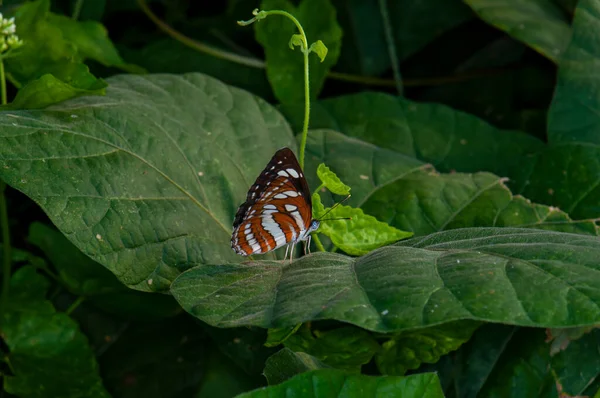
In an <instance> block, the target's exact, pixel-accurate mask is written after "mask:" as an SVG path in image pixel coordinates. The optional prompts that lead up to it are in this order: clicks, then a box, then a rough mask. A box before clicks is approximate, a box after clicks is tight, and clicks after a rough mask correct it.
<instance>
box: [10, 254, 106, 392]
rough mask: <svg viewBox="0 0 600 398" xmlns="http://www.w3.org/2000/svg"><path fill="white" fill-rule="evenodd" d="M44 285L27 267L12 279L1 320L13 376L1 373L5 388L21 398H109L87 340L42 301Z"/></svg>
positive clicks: (44, 292)
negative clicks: (8, 298) (9, 293)
mask: <svg viewBox="0 0 600 398" xmlns="http://www.w3.org/2000/svg"><path fill="white" fill-rule="evenodd" d="M48 287H49V283H48V282H47V281H46V279H45V278H44V277H43V276H41V275H39V274H36V271H35V269H34V268H33V267H31V266H26V267H23V268H21V269H19V270H18V271H17V272H16V273H15V274H14V275H13V277H12V278H11V297H10V302H9V305H8V307H7V308H6V310H5V311H4V313H3V316H2V319H1V322H0V323H1V325H2V326H1V335H2V338H3V340H4V342H5V343H6V345H7V346H8V349H9V353H8V356H7V357H6V361H7V363H8V366H9V368H10V370H11V372H12V374H13V375H11V376H8V375H4V390H6V392H8V393H9V394H16V395H18V396H19V397H40V398H42V397H49V396H54V397H58V396H60V397H73V398H75V397H108V396H109V395H108V393H107V392H106V390H105V389H104V387H103V386H102V380H101V379H100V375H99V374H98V364H97V363H96V359H95V358H94V355H93V353H92V350H91V349H90V346H89V345H88V341H87V339H86V337H85V336H84V335H83V333H81V332H80V330H79V328H78V326H77V324H76V323H75V322H74V321H73V320H72V319H71V318H69V317H68V316H67V315H65V314H63V313H58V312H56V311H55V310H54V307H53V306H52V304H51V303H50V302H49V301H46V300H45V298H44V296H45V295H46V292H47V290H48Z"/></svg>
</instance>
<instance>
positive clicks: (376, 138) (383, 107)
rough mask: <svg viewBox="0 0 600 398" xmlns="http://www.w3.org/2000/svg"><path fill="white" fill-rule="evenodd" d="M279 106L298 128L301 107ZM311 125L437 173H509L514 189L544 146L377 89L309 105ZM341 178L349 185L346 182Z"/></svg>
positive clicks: (518, 134)
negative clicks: (414, 160)
mask: <svg viewBox="0 0 600 398" xmlns="http://www.w3.org/2000/svg"><path fill="white" fill-rule="evenodd" d="M281 110H282V111H283V113H284V114H285V115H286V116H287V117H288V119H289V120H290V122H291V123H292V126H293V128H294V130H295V131H300V130H301V126H302V119H301V115H302V112H301V110H302V109H301V108H300V107H298V106H282V107H281ZM311 128H313V129H318V128H331V129H334V130H336V131H339V132H341V133H343V134H345V135H348V136H351V137H355V138H359V139H361V140H364V141H366V142H369V143H372V144H375V145H377V146H379V147H382V148H387V149H391V150H394V151H396V152H398V153H400V154H404V155H407V156H410V157H413V158H417V159H419V160H422V161H424V162H427V163H431V164H433V165H434V166H435V167H436V168H437V169H438V170H439V171H442V172H449V171H464V172H475V171H489V172H492V173H494V174H497V175H499V176H501V177H509V178H510V179H511V181H512V182H511V184H512V186H513V187H514V188H515V189H516V191H517V192H519V191H520V190H521V189H522V186H523V185H525V183H526V180H527V178H528V175H529V172H530V171H531V168H532V167H533V165H534V162H535V158H534V157H533V156H534V155H535V154H536V153H537V152H538V151H539V150H540V149H541V148H543V146H544V145H543V143H542V142H541V141H539V140H537V139H535V138H534V137H531V136H529V135H527V134H524V133H521V132H517V131H504V130H500V129H498V128H496V127H493V126H492V125H490V124H488V123H486V122H484V121H482V120H481V119H479V118H476V117H474V116H472V115H469V114H467V113H464V112H459V111H456V110H453V109H451V108H449V107H447V106H445V105H440V104H428V103H418V102H413V101H410V100H407V99H404V98H399V97H393V96H390V95H387V94H382V93H361V94H352V95H347V96H342V97H338V98H333V99H327V100H322V101H319V102H317V103H313V104H312V112H311ZM508 154H510V156H509V155H508ZM326 164H327V165H328V166H330V167H331V166H332V165H331V164H329V162H326ZM334 171H336V172H337V170H334ZM342 180H343V181H344V182H346V183H347V184H349V185H351V186H352V184H351V183H350V182H351V181H350V180H347V179H346V178H342ZM353 189H354V187H353ZM353 192H354V191H353Z"/></svg>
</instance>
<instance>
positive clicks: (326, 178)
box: [317, 163, 350, 195]
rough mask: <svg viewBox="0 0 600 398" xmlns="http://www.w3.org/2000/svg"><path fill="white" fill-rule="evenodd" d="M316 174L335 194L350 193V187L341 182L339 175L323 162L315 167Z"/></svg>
mask: <svg viewBox="0 0 600 398" xmlns="http://www.w3.org/2000/svg"><path fill="white" fill-rule="evenodd" d="M317 176H318V177H319V179H320V180H321V182H322V183H323V185H325V187H327V189H329V190H330V191H331V192H333V193H334V194H336V195H350V187H349V186H348V185H346V184H344V183H343V182H342V180H340V179H339V177H338V176H337V175H336V174H335V173H334V172H333V171H331V170H330V169H329V167H327V166H325V163H321V164H320V165H319V167H317Z"/></svg>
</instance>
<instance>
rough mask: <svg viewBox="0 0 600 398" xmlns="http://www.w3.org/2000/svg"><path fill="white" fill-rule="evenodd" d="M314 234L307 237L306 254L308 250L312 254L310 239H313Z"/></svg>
mask: <svg viewBox="0 0 600 398" xmlns="http://www.w3.org/2000/svg"><path fill="white" fill-rule="evenodd" d="M311 238H312V236H311V235H308V238H307V239H306V244H305V246H304V254H305V255H306V254H307V252H308V254H310V240H311Z"/></svg>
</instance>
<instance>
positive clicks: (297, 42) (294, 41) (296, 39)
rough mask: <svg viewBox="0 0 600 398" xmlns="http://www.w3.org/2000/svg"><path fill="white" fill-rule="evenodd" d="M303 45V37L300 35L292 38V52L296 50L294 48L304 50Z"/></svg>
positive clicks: (290, 44)
mask: <svg viewBox="0 0 600 398" xmlns="http://www.w3.org/2000/svg"><path fill="white" fill-rule="evenodd" d="M303 44H304V43H303V41H302V35H300V34H295V35H292V37H291V38H290V43H289V46H290V50H295V48H294V47H300V49H302V46H303Z"/></svg>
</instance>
